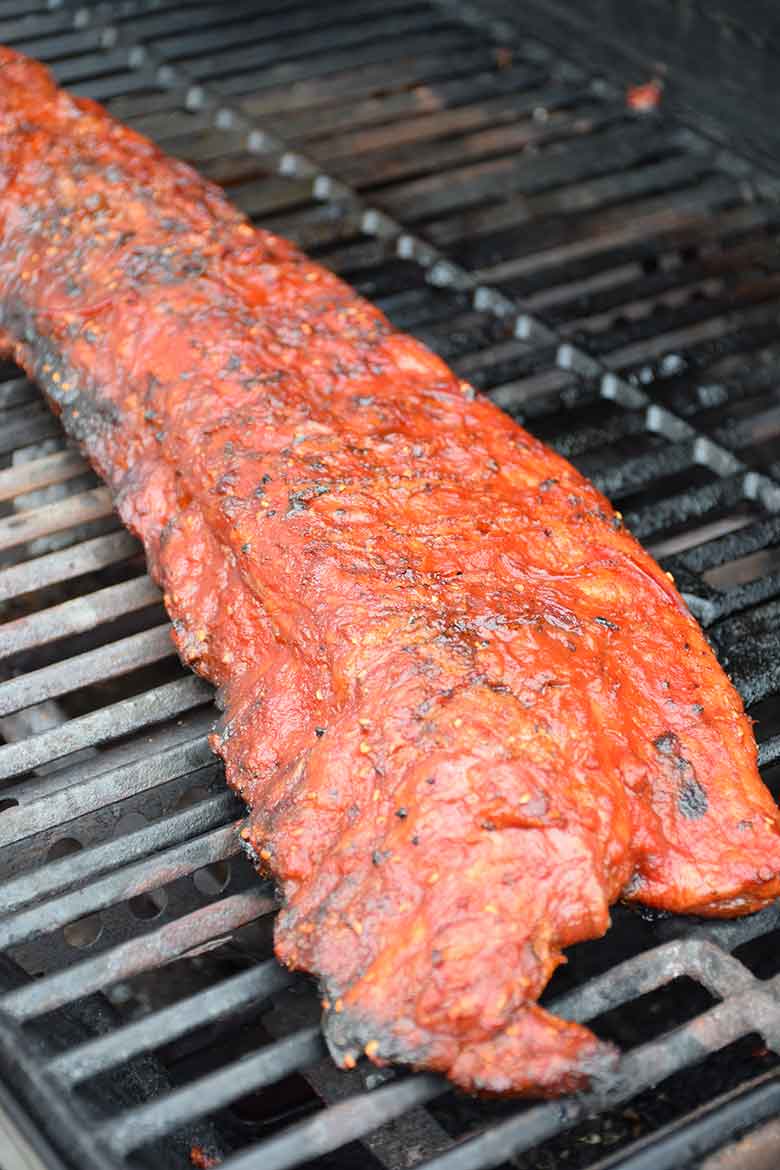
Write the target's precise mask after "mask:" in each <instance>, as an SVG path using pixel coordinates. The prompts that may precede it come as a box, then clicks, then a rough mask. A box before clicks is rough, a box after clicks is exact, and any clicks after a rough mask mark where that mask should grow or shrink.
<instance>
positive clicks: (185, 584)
mask: <svg viewBox="0 0 780 1170" xmlns="http://www.w3.org/2000/svg"><path fill="white" fill-rule="evenodd" d="M0 306H1V307H2V322H3V327H4V328H5V330H6V331H7V335H8V338H9V345H11V346H12V349H13V353H14V354H15V356H16V358H17V360H18V361H19V362H20V363H21V364H22V365H23V366H24V367H25V369H26V370H28V371H29V373H30V375H31V376H33V377H34V378H36V379H37V381H38V382H39V383H40V384H41V385H42V386H43V387H44V389H45V391H46V393H47V395H48V396H49V399H50V400H51V402H52V404H53V405H54V407H55V409H56V410H58V411H59V412H60V413H61V416H62V420H63V422H64V424H65V426H66V428H67V429H68V430H69V432H70V433H71V434H72V435H74V436H75V437H76V438H77V439H78V440H79V441H80V443H81V444H82V446H83V448H84V449H85V450H86V452H87V453H88V455H89V457H90V459H91V460H92V461H93V463H94V465H95V466H96V467H97V468H98V469H99V471H100V472H101V473H102V474H103V475H104V476H105V478H106V479H107V480H108V482H109V484H110V485H111V487H112V489H113V492H114V494H115V498H116V502H117V507H118V509H119V512H120V514H121V516H122V518H123V519H124V521H125V523H126V524H127V525H128V526H129V527H130V528H132V529H133V531H135V532H137V533H138V534H139V535H140V536H141V538H142V539H143V541H144V544H145V546H146V550H147V554H148V557H149V562H150V566H151V571H152V572H153V573H154V575H155V576H156V577H157V579H158V580H159V581H160V582H161V583H162V585H163V587H164V590H165V598H166V604H167V606H168V610H169V612H170V615H171V618H172V620H173V625H174V632H175V639H176V644H177V646H178V648H179V652H180V654H181V656H182V658H183V659H184V660H185V661H186V662H188V663H189V664H190V665H191V666H192V667H193V668H194V669H195V670H198V671H199V672H200V673H202V674H204V675H205V676H206V677H207V678H210V679H211V680H213V682H214V683H215V684H217V685H218V686H219V688H220V694H221V700H222V703H223V704H224V719H223V721H222V724H221V729H220V731H219V733H218V734H217V735H215V737H214V748H215V750H216V751H218V752H219V753H220V755H221V756H222V757H223V759H224V761H225V766H226V770H227V776H228V780H229V782H230V784H231V785H232V786H233V787H234V788H235V789H236V790H237V791H238V792H239V793H241V795H242V796H243V797H244V798H245V800H246V801H247V803H248V805H249V806H250V808H251V815H250V817H249V821H248V823H247V827H246V829H245V839H246V842H247V844H248V846H250V847H251V849H252V850H253V855H254V856H255V857H256V859H257V860H258V863H259V864H260V865H261V867H262V868H264V869H267V870H268V871H270V872H271V873H272V874H273V875H274V876H275V877H276V879H277V881H278V883H279V887H280V890H281V892H282V894H283V898H284V908H283V910H282V912H281V913H280V915H279V919H278V925H277V935H276V945H277V950H278V954H279V957H280V958H281V959H282V960H283V961H284V962H286V963H288V964H290V965H291V966H295V967H299V968H302V969H304V970H306V971H310V972H312V973H313V974H314V975H316V976H317V978H318V979H319V980H320V982H321V986H322V990H323V997H324V1003H325V1021H324V1026H325V1030H326V1033H327V1036H328V1038H329V1041H330V1044H331V1048H332V1051H333V1052H334V1054H335V1056H336V1057H337V1059H339V1060H341V1061H342V1062H343V1063H344V1064H345V1065H350V1064H352V1063H353V1062H354V1060H355V1059H356V1058H357V1057H358V1056H359V1055H360V1054H361V1052H363V1051H365V1052H366V1053H367V1054H368V1056H370V1057H371V1058H372V1059H374V1060H377V1061H388V1060H399V1061H404V1062H407V1063H411V1064H414V1065H417V1066H421V1067H426V1068H432V1069H438V1070H441V1071H442V1072H444V1073H446V1074H447V1075H448V1076H449V1077H451V1078H452V1079H453V1080H454V1081H455V1082H457V1083H458V1084H459V1085H461V1086H463V1087H465V1088H467V1089H471V1090H485V1091H490V1092H498V1093H505V1092H506V1093H509V1092H514V1093H557V1092H561V1091H564V1090H568V1089H573V1088H576V1087H578V1086H581V1085H582V1084H583V1083H584V1082H585V1081H586V1080H587V1079H588V1077H589V1076H590V1075H592V1074H593V1073H597V1072H598V1071H599V1070H601V1069H603V1068H605V1067H607V1066H609V1064H610V1063H611V1061H612V1060H613V1052H612V1050H611V1049H610V1048H609V1046H607V1045H605V1044H602V1043H601V1042H600V1041H599V1040H597V1039H596V1037H595V1036H594V1035H593V1034H592V1033H591V1032H590V1031H588V1029H586V1028H584V1027H581V1026H579V1025H576V1024H573V1023H568V1022H566V1021H564V1020H560V1019H556V1018H553V1017H552V1016H550V1015H549V1014H548V1013H547V1012H545V1011H543V1010H542V1009H541V1008H540V1007H538V1006H537V1002H536V1001H537V998H538V996H539V994H540V993H541V991H542V990H543V988H544V987H545V984H546V983H547V981H548V980H549V978H550V975H551V974H552V972H553V971H554V970H555V967H556V966H557V965H558V964H559V963H560V962H562V961H563V959H562V948H564V947H566V946H567V945H569V944H571V943H574V942H577V941H578V940H581V939H589V938H593V937H595V936H598V935H600V934H601V933H602V932H603V931H605V930H606V928H607V926H608V925H609V906H610V903H611V902H613V901H614V900H615V899H616V898H618V897H619V896H621V894H622V895H623V896H624V897H626V898H629V899H635V900H640V901H642V902H644V903H646V904H647V905H650V906H656V907H662V908H666V909H669V910H673V911H695V912H696V913H699V914H739V913H743V912H747V911H750V910H754V909H756V908H758V907H760V906H761V905H763V904H764V903H765V902H766V901H767V900H769V899H771V898H774V897H775V895H776V894H777V893H778V890H779V889H780V881H779V880H778V870H779V868H780V837H779V836H778V815H777V811H776V808H775V806H774V803H773V801H772V799H771V797H770V795H769V793H768V792H767V790H766V789H765V788H764V787H763V785H762V783H761V781H760V779H759V776H758V773H757V771H756V749H755V744H754V740H753V736H752V734H751V729H750V724H749V721H748V719H747V718H746V717H745V715H744V713H743V710H742V706H741V703H740V700H739V698H738V696H737V695H736V693H735V691H734V690H733V688H732V687H731V685H730V684H729V682H728V680H727V679H726V677H725V675H724V674H723V672H722V670H721V669H720V667H719V666H718V664H717V662H716V661H715V658H714V657H713V654H712V653H711V651H710V649H709V647H708V645H707V643H706V642H705V639H704V637H703V635H702V633H701V631H700V630H699V628H698V627H697V625H696V623H695V622H694V621H693V620H692V619H691V617H690V616H689V614H688V613H687V611H686V609H685V607H684V605H683V603H682V602H681V600H680V598H679V596H678V595H677V593H676V592H675V590H674V588H673V585H672V583H671V582H670V581H669V580H668V579H667V577H666V576H665V575H664V573H663V572H662V571H661V570H660V569H659V568H658V567H657V565H655V563H654V562H653V561H652V560H651V558H650V557H649V556H648V555H647V554H646V553H645V552H643V551H642V549H641V548H640V547H639V545H638V544H637V543H636V542H635V541H634V540H633V538H632V537H631V536H630V535H629V534H628V533H627V532H626V531H624V529H623V528H622V527H621V524H620V521H619V519H618V518H617V517H616V515H615V513H614V512H613V510H612V508H611V507H610V505H609V504H608V502H607V501H606V500H605V499H604V498H603V497H602V496H601V495H600V494H599V493H598V492H597V491H596V490H595V489H594V488H593V487H592V486H591V485H590V484H588V483H587V482H586V481H585V480H584V479H583V478H582V477H581V476H580V475H579V474H578V473H577V472H576V471H575V470H574V469H573V468H572V467H570V466H569V465H568V464H567V463H566V462H565V461H564V460H563V459H561V458H559V457H558V456H557V455H555V454H553V453H552V452H551V451H549V450H547V449H546V448H545V447H544V446H543V445H542V444H541V443H539V442H537V441H536V440H535V439H533V438H532V437H531V436H530V435H529V434H527V433H526V432H525V431H523V430H521V429H520V428H519V427H517V426H515V425H514V423H513V422H511V421H510V420H509V419H508V418H507V417H505V416H504V415H503V414H502V413H501V412H500V411H499V410H497V409H496V408H495V407H494V406H492V405H491V404H490V403H489V402H488V401H486V400H485V399H484V398H481V397H480V396H479V395H475V393H474V392H473V391H472V389H471V388H470V387H469V386H468V385H466V384H465V383H463V382H460V381H458V380H457V378H456V377H455V376H454V375H453V374H452V373H451V372H450V371H449V370H448V369H447V367H446V366H445V365H444V364H443V363H442V362H441V361H439V360H438V358H436V357H435V356H433V355H432V354H431V353H429V352H428V351H427V350H426V349H424V348H423V347H422V346H421V345H419V344H418V343H417V342H415V341H414V340H412V339H411V338H409V337H405V336H402V335H400V334H398V333H395V332H393V330H392V329H391V328H390V326H389V324H388V322H387V321H386V320H385V319H384V317H383V316H382V315H381V313H379V312H378V310H376V309H375V308H373V307H372V306H371V305H369V304H367V303H366V302H365V301H362V300H361V299H360V298H359V297H357V296H356V295H355V293H354V292H352V291H351V290H350V289H349V288H348V287H347V286H346V285H344V284H343V283H341V282H340V281H339V280H337V279H336V278H335V277H333V276H332V275H330V274H329V273H327V272H325V271H324V270H323V269H322V268H320V267H318V266H317V265H316V264H313V263H311V262H310V261H309V260H307V259H306V257H304V256H302V255H301V254H300V253H299V252H297V251H296V250H295V248H293V247H292V246H291V245H290V244H288V243H286V242H284V241H283V240H280V239H277V238H275V237H273V236H271V235H268V234H267V233H265V232H262V231H256V230H255V229H254V228H253V227H251V226H250V225H249V224H248V223H247V222H246V221H245V220H244V218H243V217H242V216H241V215H240V214H239V213H238V212H237V211H235V210H234V209H233V208H231V207H230V205H229V204H228V203H227V202H226V200H225V199H224V198H223V196H222V195H221V194H220V192H219V191H217V190H216V189H215V188H213V187H211V186H209V185H208V184H207V183H205V182H203V181H202V180H201V179H199V178H198V176H197V175H195V174H194V173H193V172H192V171H191V170H190V169H189V168H187V167H186V166H183V165H182V164H179V163H176V162H173V161H171V160H170V159H166V158H165V157H164V156H163V155H162V154H161V153H160V152H159V151H158V150H156V149H155V147H153V146H152V145H151V144H150V143H149V142H147V141H146V140H144V139H143V138H141V137H139V136H138V135H136V134H134V133H132V132H131V131H129V130H127V129H125V128H124V127H122V126H120V125H117V124H116V123H115V122H113V121H112V120H111V119H110V118H109V117H108V116H107V115H106V114H105V113H104V112H103V111H101V110H100V109H99V108H98V107H97V106H94V105H92V104H91V103H89V102H86V101H77V100H74V99H73V98H71V97H69V96H68V95H67V94H65V93H62V92H58V91H57V89H56V88H55V87H54V85H53V83H52V82H51V80H50V78H49V76H48V74H47V73H46V71H45V70H44V69H43V68H42V67H40V66H38V65H36V64H34V63H31V62H29V61H26V60H24V59H23V58H21V57H19V56H17V55H15V54H14V53H13V52H11V51H8V50H4V51H2V53H0Z"/></svg>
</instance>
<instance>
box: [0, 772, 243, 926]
mask: <svg viewBox="0 0 780 1170" xmlns="http://www.w3.org/2000/svg"><path fill="white" fill-rule="evenodd" d="M238 803H239V802H238V801H237V800H236V798H235V797H234V796H233V794H232V793H231V792H223V793H220V794H219V795H218V796H213V797H211V798H210V799H209V800H205V801H203V802H202V803H200V804H198V805H195V806H194V807H193V808H186V809H184V810H183V811H182V812H180V813H176V814H174V815H173V816H170V817H165V818H164V819H163V820H161V821H156V822H155V823H153V824H151V825H149V827H148V828H146V829H138V830H137V831H136V832H134V833H129V834H128V835H127V836H126V837H122V838H120V839H119V840H113V841H107V842H106V843H105V844H104V845H97V846H95V847H94V848H92V849H84V850H82V851H81V852H80V853H76V854H70V855H69V856H67V857H64V858H62V859H61V860H60V861H53V862H52V861H50V862H49V863H48V865H46V866H44V867H43V868H42V869H36V870H33V871H32V873H27V874H23V875H22V876H21V877H18V878H14V879H12V880H11V881H6V882H4V883H3V884H2V886H0V891H1V892H2V900H3V911H4V914H5V915H11V914H13V913H14V911H16V910H19V909H21V907H23V906H26V905H27V904H28V903H30V902H37V901H39V900H40V899H42V898H44V897H46V896H47V895H49V894H53V893H55V892H59V891H61V890H63V889H67V888H68V886H73V885H76V883H78V882H80V881H83V880H84V879H89V878H94V877H95V876H96V875H97V874H99V873H104V872H105V871H106V870H113V869H119V867H120V866H122V867H126V866H127V863H128V862H131V861H133V860H134V859H135V858H144V859H148V857H149V856H150V855H151V854H152V853H154V852H155V851H157V850H159V849H164V848H165V847H166V846H167V845H173V844H176V843H178V842H181V841H188V840H189V839H190V838H191V837H195V836H196V835H198V834H201V833H206V832H208V830H209V829H214V828H216V827H217V826H221V825H224V823H225V821H226V820H227V819H228V818H232V819H235V816H236V813H237V812H238V811H239V810H238V808H237V805H238ZM217 847H219V843H218V841H217V840H216V839H215V838H211V839H209V840H204V839H202V841H201V845H200V848H201V849H204V848H207V849H208V850H209V851H213V850H214V849H215V848H217ZM225 856H227V854H225ZM164 857H165V859H166V860H167V861H168V862H173V863H174V864H178V865H181V864H182V863H184V864H185V865H187V864H189V862H190V861H191V860H192V857H193V854H189V855H182V854H178V855H175V854H174V853H173V852H169V853H167V854H165V855H164ZM211 860H214V859H213V858H208V861H211ZM160 862H161V864H164V862H163V859H162V858H161V859H160ZM198 864H206V863H205V862H199V863H198ZM139 865H146V861H144V862H139ZM140 872H141V871H140V869H139V870H138V871H137V873H140ZM181 872H182V873H185V872H191V871H189V870H186V869H182V870H181ZM144 875H145V876H148V878H149V883H148V888H153V886H154V883H155V881H159V880H160V879H159V874H157V873H155V872H154V870H153V867H149V868H147V869H145V870H144ZM174 876H176V875H175V874H174V873H173V871H170V872H169V871H167V870H166V871H165V873H164V880H165V881H166V882H167V881H170V880H172V878H173V877H174ZM132 879H133V873H132V871H131V870H128V869H127V868H123V869H122V873H121V874H120V875H119V879H118V880H119V881H121V882H132ZM88 888H89V889H91V891H92V893H91V897H93V898H94V897H101V896H103V895H101V893H100V892H99V891H98V890H97V888H96V887H95V885H94V884H93V886H91V887H88ZM106 889H107V890H108V889H109V888H108V887H106ZM128 889H129V886H128ZM131 896H132V895H131V894H130V893H128V890H126V889H124V888H123V889H122V890H121V891H120V897H121V900H125V899H126V898H128V897H131ZM103 904H105V905H108V904H109V903H103ZM57 905H60V906H61V907H62V909H63V911H64V912H65V913H70V907H71V906H72V903H69V904H67V905H66V904H65V901H64V900H63V899H59V900H58V902H57V903H51V902H50V903H47V907H46V911H45V912H42V911H41V910H39V909H38V908H37V907H36V908H35V909H34V910H32V911H30V912H29V917H28V919H27V923H28V924H29V925H30V926H32V928H33V929H36V930H37V927H38V923H39V921H40V922H41V923H42V924H43V929H44V930H49V929H54V926H55V923H54V918H55V917H57ZM95 908H96V907H95ZM50 911H51V912H52V913H53V917H49V916H48V915H49V913H50ZM80 913H86V911H81V910H79V911H78V912H77V913H76V915H75V917H78V915H79V914H80ZM33 916H35V917H33ZM44 919H45V922H44ZM62 921H63V922H65V921H69V919H67V918H63V919H62ZM24 928H25V926H24V921H23V920H21V919H20V917H19V916H17V917H16V918H15V919H14V918H4V919H3V921H2V922H0V942H2V940H6V941H5V942H4V943H2V945H5V946H10V945H11V942H9V941H8V939H9V937H10V935H14V936H19V932H20V931H21V932H22V933H23V932H24ZM6 932H10V935H9V933H6ZM27 937H31V936H29V935H28V936H27ZM16 941H17V942H18V941H19V937H16Z"/></svg>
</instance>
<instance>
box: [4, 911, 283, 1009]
mask: <svg viewBox="0 0 780 1170" xmlns="http://www.w3.org/2000/svg"><path fill="white" fill-rule="evenodd" d="M275 908H276V902H275V900H274V898H272V897H271V896H269V895H268V894H264V893H263V892H262V891H261V890H260V889H255V890H252V892H251V893H245V894H233V895H232V896H231V897H229V898H223V899H222V901H220V902H214V903H212V905H210V906H204V907H203V908H202V909H200V910H195V911H194V912H193V913H192V914H187V915H185V917H184V918H178V919H176V921H175V922H169V923H166V925H165V926H161V927H159V928H158V929H157V930H152V931H150V932H149V933H148V934H145V935H142V936H141V937H140V938H137V939H133V940H132V941H131V942H128V943H123V944H122V945H121V946H118V947H114V948H112V949H111V950H110V951H109V952H108V953H104V954H101V955H99V956H97V957H96V958H93V959H84V960H83V961H82V962H80V963H74V965H73V966H72V967H69V968H68V969H67V970H66V971H62V972H60V973H59V974H57V975H49V976H47V977H46V978H45V979H40V980H38V981H37V982H36V983H32V984H29V985H28V986H25V987H22V988H20V989H19V990H17V991H12V992H10V993H9V994H7V995H5V996H3V997H2V998H0V1008H1V1009H2V1010H3V1011H4V1012H7V1013H8V1015H9V1016H12V1017H13V1018H14V1019H15V1020H20V1021H21V1020H29V1019H32V1018H33V1017H35V1016H42V1015H44V1014H45V1013H46V1012H52V1011H55V1010H56V1009H57V1008H60V1007H63V1005H65V1004H68V1003H73V1002H74V1001H75V1000H78V999H81V998H82V997H83V996H85V995H89V994H90V993H91V992H93V991H99V990H100V988H102V987H105V985H106V982H107V981H110V982H116V981H118V980H120V979H127V978H128V977H129V976H130V975H137V974H138V973H139V972H141V971H148V970H150V969H153V968H155V967H158V966H160V965H161V964H164V963H170V962H171V961H172V960H173V959H176V958H180V957H181V956H182V955H185V954H187V953H188V952H190V951H193V950H194V949H195V948H196V947H198V946H199V945H204V944H208V943H210V942H213V940H214V939H216V938H220V937H224V936H225V935H229V934H230V933H231V931H234V930H236V929H238V928H239V927H241V926H244V925H246V924H247V923H249V922H254V921H255V919H257V918H258V917H260V916H261V915H263V914H270V913H271V912H272V911H273V910H274V909H275Z"/></svg>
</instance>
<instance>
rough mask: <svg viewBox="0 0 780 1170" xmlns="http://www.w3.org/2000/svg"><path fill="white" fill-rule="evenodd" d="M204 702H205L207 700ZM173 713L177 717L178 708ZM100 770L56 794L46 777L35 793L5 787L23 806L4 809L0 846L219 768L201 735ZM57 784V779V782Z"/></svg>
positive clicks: (23, 786)
mask: <svg viewBox="0 0 780 1170" xmlns="http://www.w3.org/2000/svg"><path fill="white" fill-rule="evenodd" d="M203 701H206V696H204V699H203ZM175 713H176V714H178V713H179V712H178V708H177V709H176V710H175ZM163 718H164V716H163ZM102 767H103V768H104V769H105V770H104V771H101V772H100V773H99V774H98V775H97V776H93V777H87V778H85V777H81V776H79V777H74V778H73V782H72V783H71V784H68V783H67V778H66V779H65V783H64V785H63V786H62V787H61V788H60V790H59V791H58V790H57V788H55V789H54V790H52V780H51V778H47V779H45V780H44V781H43V782H42V783H41V785H40V787H39V790H38V791H37V792H36V791H34V790H33V791H31V789H32V785H31V783H30V782H29V781H25V782H24V783H22V784H20V785H19V786H18V787H12V786H9V787H7V788H4V789H3V794H4V796H5V798H6V799H8V798H10V799H12V800H17V801H19V802H20V805H21V807H20V808H18V809H13V808H12V809H9V810H7V811H6V812H5V814H4V815H3V817H2V818H0V848H2V847H4V846H6V845H11V844H13V843H14V842H17V841H21V840H24V839H25V838H27V837H31V836H33V835H34V834H35V833H41V832H44V831H45V830H46V829H50V828H53V827H54V826H55V825H63V824H67V823H68V822H69V821H72V820H75V819H76V818H77V817H80V816H84V814H85V813H88V812H93V811H94V810H95V809H97V808H104V807H105V806H106V805H109V804H113V803H115V802H116V801H119V800H124V799H126V798H127V797H129V796H135V795H137V794H138V793H141V792H148V791H149V789H151V788H155V787H157V786H158V785H160V784H165V783H167V782H168V781H169V780H175V779H176V778H177V777H179V776H184V775H187V774H189V773H193V774H194V773H198V772H200V771H201V770H202V769H204V768H206V769H208V771H207V772H204V775H209V776H210V775H213V774H214V772H215V771H216V768H217V764H216V761H215V760H214V756H213V754H212V752H211V751H210V750H209V747H208V743H207V740H206V736H200V737H198V738H197V739H192V740H189V741H188V742H185V743H183V744H177V745H176V746H175V747H172V748H169V749H167V750H164V751H162V752H160V753H157V754H153V755H151V756H146V755H145V756H144V758H143V759H141V760H135V761H133V762H132V763H129V764H125V765H124V766H119V767H115V768H110V767H109V766H108V765H107V764H105V763H103V764H102ZM61 780H62V778H61V777H59V775H55V778H54V783H55V784H59V783H61ZM70 860H71V861H73V859H70Z"/></svg>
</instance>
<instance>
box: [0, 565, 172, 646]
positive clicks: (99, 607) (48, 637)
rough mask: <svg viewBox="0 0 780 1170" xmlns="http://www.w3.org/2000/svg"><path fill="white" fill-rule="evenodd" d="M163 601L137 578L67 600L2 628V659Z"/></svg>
mask: <svg viewBox="0 0 780 1170" xmlns="http://www.w3.org/2000/svg"><path fill="white" fill-rule="evenodd" d="M161 601H162V595H161V593H160V590H159V589H158V588H157V586H156V585H155V584H154V582H153V581H151V580H150V579H149V578H148V577H136V578H134V579H133V580H131V581H123V582H122V583H121V584H120V585H110V586H108V587H107V588H106V589H100V590H98V591H97V592H95V593H87V594H85V595H82V596H81V597H76V598H74V599H73V600H72V601H64V602H62V604H60V605H53V606H51V607H50V608H49V609H42V610H39V611H38V612H37V613H34V614H31V615H30V616H29V617H23V618H17V619H16V621H11V622H6V623H5V625H3V626H0V659H2V658H7V657H8V656H9V655H11V654H18V653H19V651H20V650H29V649H31V648H32V647H33V646H45V645H47V644H48V643H49V642H55V641H57V640H58V639H59V638H67V637H70V636H71V635H73V634H81V633H84V631H85V630H91V629H94V627H95V626H98V625H100V624H101V623H102V622H108V621H113V620H114V619H116V618H118V617H121V616H124V615H125V614H128V613H134V612H135V611H136V610H139V609H145V608H146V607H147V606H150V605H159V604H160V602H161Z"/></svg>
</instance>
